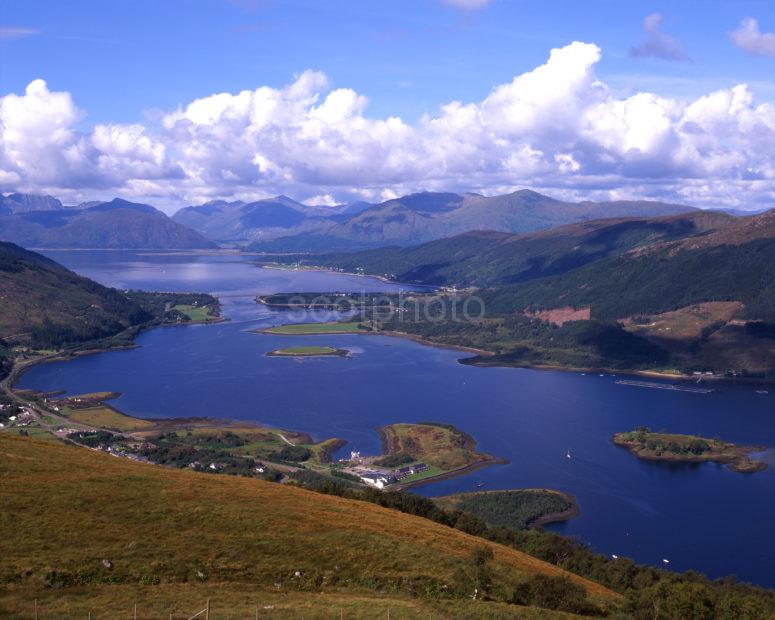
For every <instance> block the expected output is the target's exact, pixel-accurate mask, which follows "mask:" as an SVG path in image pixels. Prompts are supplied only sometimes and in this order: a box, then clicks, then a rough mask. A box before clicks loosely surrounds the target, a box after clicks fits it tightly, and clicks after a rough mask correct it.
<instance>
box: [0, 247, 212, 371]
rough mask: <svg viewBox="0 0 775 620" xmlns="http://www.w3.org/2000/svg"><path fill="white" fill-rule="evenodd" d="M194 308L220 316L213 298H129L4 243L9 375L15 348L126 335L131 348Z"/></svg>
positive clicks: (0, 289)
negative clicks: (154, 327) (148, 330)
mask: <svg viewBox="0 0 775 620" xmlns="http://www.w3.org/2000/svg"><path fill="white" fill-rule="evenodd" d="M186 304H187V305H186ZM192 304H195V305H196V307H197V308H204V307H207V308H210V309H211V310H212V311H214V312H216V314H217V305H218V304H217V301H216V300H215V299H214V298H213V297H210V296H209V295H190V294H174V293H164V294H155V293H140V292H131V293H125V292H122V291H118V290H116V289H112V288H108V287H105V286H102V285H101V284H97V283H96V282H93V281H92V280H89V279H88V278H84V277H81V276H79V275H77V274H75V273H73V272H72V271H69V270H68V269H65V268H64V267H62V266H61V265H59V264H58V263H56V262H54V261H52V260H50V259H48V258H46V257H44V256H42V255H40V254H37V253H36V252H31V251H29V250H25V249H23V248H20V247H19V246H17V245H14V244H12V243H2V242H0V360H5V362H6V363H3V362H1V361H0V371H2V370H3V369H5V371H6V372H7V370H8V365H7V362H8V360H10V355H11V354H10V350H11V348H14V347H15V348H21V349H46V350H50V349H61V348H65V347H73V346H78V345H83V344H84V343H91V342H95V341H98V340H101V339H106V338H112V337H115V336H117V335H119V334H124V333H126V339H125V341H124V344H129V343H130V342H131V340H132V336H133V335H134V334H133V333H132V332H133V330H137V329H139V328H140V327H142V326H144V325H146V324H150V323H156V322H177V321H188V320H190V318H189V317H188V316H187V315H186V313H185V312H183V311H179V310H177V309H176V307H178V306H179V307H182V308H184V309H185V308H186V307H189V306H191V305H192Z"/></svg>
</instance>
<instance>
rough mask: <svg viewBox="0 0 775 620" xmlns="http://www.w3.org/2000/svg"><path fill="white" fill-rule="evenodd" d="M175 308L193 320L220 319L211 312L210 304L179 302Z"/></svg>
mask: <svg viewBox="0 0 775 620" xmlns="http://www.w3.org/2000/svg"><path fill="white" fill-rule="evenodd" d="M173 310H177V311H178V312H182V313H183V314H185V315H186V316H187V317H188V319H189V320H191V321H198V322H207V321H217V320H218V317H216V316H213V315H212V314H210V308H209V307H208V306H188V305H185V304H179V305H177V306H175V307H174V308H173Z"/></svg>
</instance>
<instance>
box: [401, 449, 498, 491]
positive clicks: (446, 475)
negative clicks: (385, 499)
mask: <svg viewBox="0 0 775 620" xmlns="http://www.w3.org/2000/svg"><path fill="white" fill-rule="evenodd" d="M386 456H387V455H386ZM509 463H510V461H508V460H507V459H502V458H500V457H495V456H494V457H492V459H486V460H482V461H476V462H475V463H470V464H468V465H465V466H464V467H460V468H458V469H450V470H449V471H445V472H443V473H440V474H436V475H435V476H428V477H427V478H422V479H421V480H414V481H412V482H406V483H401V482H399V483H398V484H394V485H391V487H390V490H393V491H403V490H405V489H411V488H414V487H419V486H423V485H426V484H431V483H433V482H439V481H441V480H449V479H450V478H457V477H458V476H463V475H465V474H470V473H471V472H473V471H476V470H477V469H482V468H484V467H487V466H488V465H508V464H509Z"/></svg>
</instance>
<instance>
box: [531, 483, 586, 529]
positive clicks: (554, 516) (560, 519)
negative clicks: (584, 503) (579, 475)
mask: <svg viewBox="0 0 775 620" xmlns="http://www.w3.org/2000/svg"><path fill="white" fill-rule="evenodd" d="M539 490H543V491H552V492H553V493H558V494H559V495H561V496H562V497H563V498H565V499H566V500H567V501H568V502H570V505H571V507H570V508H568V509H567V510H563V511H562V512H550V513H548V514H545V515H542V516H540V517H538V518H537V519H533V520H532V521H531V522H530V523H528V524H527V527H528V529H539V528H543V527H544V526H545V525H549V524H551V523H564V522H565V521H570V520H571V519H575V518H576V517H579V516H581V506H580V505H579V502H578V500H577V499H576V496H575V495H571V494H570V493H566V492H565V491H558V490H556V489H539Z"/></svg>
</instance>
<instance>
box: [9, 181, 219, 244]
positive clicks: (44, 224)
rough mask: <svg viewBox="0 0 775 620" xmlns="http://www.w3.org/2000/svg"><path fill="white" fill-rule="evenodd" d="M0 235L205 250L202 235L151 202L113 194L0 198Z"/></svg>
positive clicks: (25, 241) (31, 240)
mask: <svg viewBox="0 0 775 620" xmlns="http://www.w3.org/2000/svg"><path fill="white" fill-rule="evenodd" d="M0 240H3V241H10V242H13V243H16V244H18V245H21V246H25V247H28V248H30V247H32V248H36V247H37V248H111V249H118V248H122V249H204V248H214V247H217V246H216V244H215V243H213V242H212V241H210V240H209V239H207V238H206V237H204V236H203V235H202V234H200V233H198V232H196V231H194V230H192V229H190V228H188V227H186V226H184V225H182V224H179V223H178V222H175V221H173V220H172V219H171V218H169V217H167V216H166V215H165V214H164V213H162V212H161V211H159V210H157V209H155V208H154V207H152V206H150V205H145V204H138V203H133V202H127V201H126V200H121V199H120V198H116V199H114V200H111V201H110V202H92V203H85V204H83V205H80V206H79V207H65V206H63V205H62V203H61V202H60V201H59V200H57V199H56V198H52V197H51V196H35V195H29V194H11V195H10V196H7V197H3V199H2V202H0Z"/></svg>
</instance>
